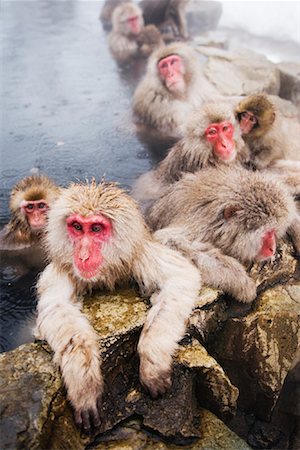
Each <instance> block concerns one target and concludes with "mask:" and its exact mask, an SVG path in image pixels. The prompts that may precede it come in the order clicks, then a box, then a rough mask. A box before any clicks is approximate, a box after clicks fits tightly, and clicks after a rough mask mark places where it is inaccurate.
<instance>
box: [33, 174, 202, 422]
mask: <svg viewBox="0 0 300 450" xmlns="http://www.w3.org/2000/svg"><path fill="white" fill-rule="evenodd" d="M74 212H76V213H78V214H81V215H83V216H86V215H88V214H90V213H101V214H103V215H105V216H107V217H109V218H110V219H111V222H112V229H113V231H112V236H111V238H110V239H109V240H108V241H106V242H105V243H103V246H102V256H103V264H102V265H101V267H99V271H98V274H97V275H96V276H95V277H94V278H93V279H92V280H89V281H87V280H85V279H83V278H81V277H80V274H77V273H76V270H75V269H74V267H73V263H72V260H73V249H72V245H71V242H70V241H69V239H68V236H67V231H66V225H65V222H66V217H68V216H69V215H70V214H72V213H74ZM45 245H46V248H47V251H48V254H49V258H50V259H51V261H52V262H51V263H50V265H49V266H48V267H47V268H46V269H45V271H44V273H43V274H42V275H41V277H40V280H39V283H38V296H39V302H38V319H37V333H38V335H39V336H40V337H42V338H44V339H47V341H48V342H49V344H50V345H51V347H52V349H53V350H54V357H55V361H56V362H57V364H59V365H60V367H61V370H62V375H63V379H64V382H65V385H66V388H67V393H68V398H69V400H70V401H71V403H72V405H73V408H74V410H75V419H76V421H77V423H78V424H79V425H80V424H81V423H83V427H84V428H85V429H86V430H87V429H89V428H90V426H93V425H94V426H98V424H99V421H100V413H101V411H99V408H100V407H99V399H101V394H102V390H103V381H102V375H101V367H100V366H101V360H100V357H99V349H98V337H97V335H96V333H95V331H94V330H93V328H92V327H91V325H90V324H89V322H88V320H87V319H86V318H85V316H84V315H83V314H82V313H81V311H80V309H81V303H80V301H79V297H78V296H79V295H80V294H83V293H84V292H85V291H86V290H90V289H92V288H108V289H113V288H114V287H115V286H116V285H117V284H119V283H120V282H126V281H128V280H130V279H132V278H133V279H135V280H136V281H137V283H138V285H139V286H140V289H141V292H142V293H143V294H146V295H149V296H151V303H152V308H151V309H150V311H149V314H148V316H147V319H146V322H145V325H144V328H143V331H142V334H141V337H140V340H139V344H138V352H139V355H140V380H141V383H142V384H143V386H145V387H146V388H147V389H148V390H149V391H150V393H151V395H153V396H154V397H155V396H156V395H158V394H162V393H163V392H164V391H165V390H166V389H167V388H168V386H169V385H170V383H171V366H172V355H173V353H174V351H175V349H176V347H177V342H178V341H179V340H180V339H181V338H182V336H183V335H184V332H185V323H186V320H187V318H188V316H189V314H190V313H191V311H192V308H193V305H194V303H195V301H196V299H197V294H198V290H199V288H200V275H199V272H198V271H197V269H196V268H195V267H193V265H192V264H191V263H190V262H188V260H187V259H185V258H184V257H183V256H181V255H180V254H179V253H178V252H176V251H173V250H170V249H168V248H166V247H164V246H162V245H161V244H160V243H158V242H155V241H154V240H153V238H152V237H151V234H150V232H149V230H148V228H147V226H146V225H145V222H144V221H143V219H142V216H141V213H140V211H139V209H138V207H137V205H136V204H135V202H134V201H133V200H132V199H131V198H130V197H129V196H128V195H126V194H125V193H124V192H123V191H122V190H121V189H119V188H118V187H117V186H116V185H114V184H106V183H101V184H99V185H97V184H96V183H95V182H92V183H90V184H85V185H84V184H83V185H76V184H73V185H71V186H70V188H68V189H64V190H62V193H61V195H60V197H59V198H58V199H57V201H56V203H55V204H54V205H53V208H52V210H51V211H50V214H49V224H48V228H47V235H46V238H45ZM100 409H101V408H100Z"/></svg>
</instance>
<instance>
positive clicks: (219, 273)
mask: <svg viewBox="0 0 300 450" xmlns="http://www.w3.org/2000/svg"><path fill="white" fill-rule="evenodd" d="M147 217H148V222H149V224H150V225H151V227H152V228H153V229H154V230H159V231H157V232H156V233H155V236H156V238H157V239H159V240H160V241H161V242H163V243H165V244H168V245H169V246H172V247H175V248H176V249H178V250H181V251H182V252H183V253H184V254H185V255H186V256H188V257H189V258H190V259H191V260H192V261H193V262H194V263H195V264H196V266H197V267H198V268H199V269H200V273H201V277H202V281H203V284H206V285H208V286H212V287H216V288H221V289H223V290H224V291H225V292H228V293H229V294H231V295H233V296H234V297H235V298H236V299H237V300H239V301H242V302H249V301H252V300H253V299H254V298H255V296H256V287H255V283H254V281H253V280H252V279H251V278H250V277H249V276H248V274H247V272H246V270H245V268H244V267H243V265H242V264H241V263H245V264H247V263H251V262H254V261H257V260H259V261H262V260H265V259H268V258H270V257H272V256H273V255H274V254H275V252H276V240H277V239H279V238H281V237H283V236H284V235H285V234H286V232H287V231H290V230H288V229H289V227H290V228H291V227H292V226H295V227H294V231H295V232H297V230H298V232H299V226H298V225H299V216H298V215H297V211H296V208H295V203H294V200H293V198H292V197H291V196H290V194H289V192H288V190H287V188H286V187H285V185H284V184H282V183H280V182H279V181H278V180H277V179H276V177H274V176H272V175H270V174H263V173H261V172H252V171H248V170H246V169H244V168H241V167H240V168H239V167H226V166H222V167H221V166H219V167H217V168H208V169H203V170H202V171H200V172H197V173H195V174H186V175H185V176H184V177H183V178H182V179H181V180H180V181H178V182H177V183H175V184H174V185H173V186H171V187H170V189H169V190H168V191H167V193H166V194H165V195H164V196H162V197H161V198H160V199H159V200H157V202H156V203H155V204H154V205H153V206H152V208H150V209H149V211H148V213H147ZM297 224H298V225H297ZM298 238H299V235H298Z"/></svg>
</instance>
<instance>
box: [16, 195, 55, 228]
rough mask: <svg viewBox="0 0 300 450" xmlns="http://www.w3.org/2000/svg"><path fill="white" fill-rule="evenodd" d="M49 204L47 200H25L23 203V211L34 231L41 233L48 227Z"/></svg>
mask: <svg viewBox="0 0 300 450" xmlns="http://www.w3.org/2000/svg"><path fill="white" fill-rule="evenodd" d="M48 208H49V207H48V204H47V202H46V201H45V200H43V199H41V200H31V201H27V200H23V201H22V203H21V210H22V212H23V214H25V217H26V219H27V222H28V224H29V226H30V228H31V229H32V230H33V231H39V230H41V229H43V228H44V227H45V225H46V219H47V217H46V213H47V210H48Z"/></svg>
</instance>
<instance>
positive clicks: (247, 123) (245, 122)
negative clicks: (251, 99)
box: [240, 111, 258, 134]
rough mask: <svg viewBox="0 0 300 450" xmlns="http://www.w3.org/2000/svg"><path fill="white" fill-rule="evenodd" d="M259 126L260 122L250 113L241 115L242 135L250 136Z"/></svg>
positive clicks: (246, 112) (244, 112)
mask: <svg viewBox="0 0 300 450" xmlns="http://www.w3.org/2000/svg"><path fill="white" fill-rule="evenodd" d="M257 124H258V120H257V118H256V117H255V115H254V114H253V113H252V112H250V111H243V112H242V113H241V115H240V128H241V131H242V134H248V133H250V131H251V130H252V129H253V127H254V126H255V125H257Z"/></svg>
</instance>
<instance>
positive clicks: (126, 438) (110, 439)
mask: <svg viewBox="0 0 300 450" xmlns="http://www.w3.org/2000/svg"><path fill="white" fill-rule="evenodd" d="M198 423H199V434H200V438H198V439H194V440H190V441H189V442H188V443H186V445H184V442H181V445H176V443H174V442H170V443H169V444H168V443H166V442H164V441H162V439H161V436H159V435H155V434H153V433H152V434H150V433H149V431H148V430H147V429H145V428H144V427H143V424H142V423H141V420H137V419H136V420H130V421H128V422H126V423H125V424H124V425H121V426H119V427H117V428H116V429H115V430H113V431H112V433H110V434H109V435H105V436H101V437H100V438H98V439H97V441H96V443H95V444H94V445H93V446H92V447H91V448H93V449H94V450H104V449H107V448H109V449H111V450H122V449H124V450H125V449H126V450H140V449H147V450H159V449H161V450H165V449H169V448H170V449H182V448H183V447H187V448H188V449H189V450H208V449H209V450H221V449H222V450H233V449H239V450H250V447H249V446H248V445H247V444H246V442H245V441H243V440H242V439H240V438H239V437H238V436H237V435H236V434H235V433H233V432H232V431H231V430H230V429H229V428H228V427H226V425H224V423H223V422H222V421H221V420H220V419H218V418H217V417H216V416H215V415H214V414H212V413H211V412H210V411H207V410H205V409H201V410H200V411H199V413H198Z"/></svg>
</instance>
